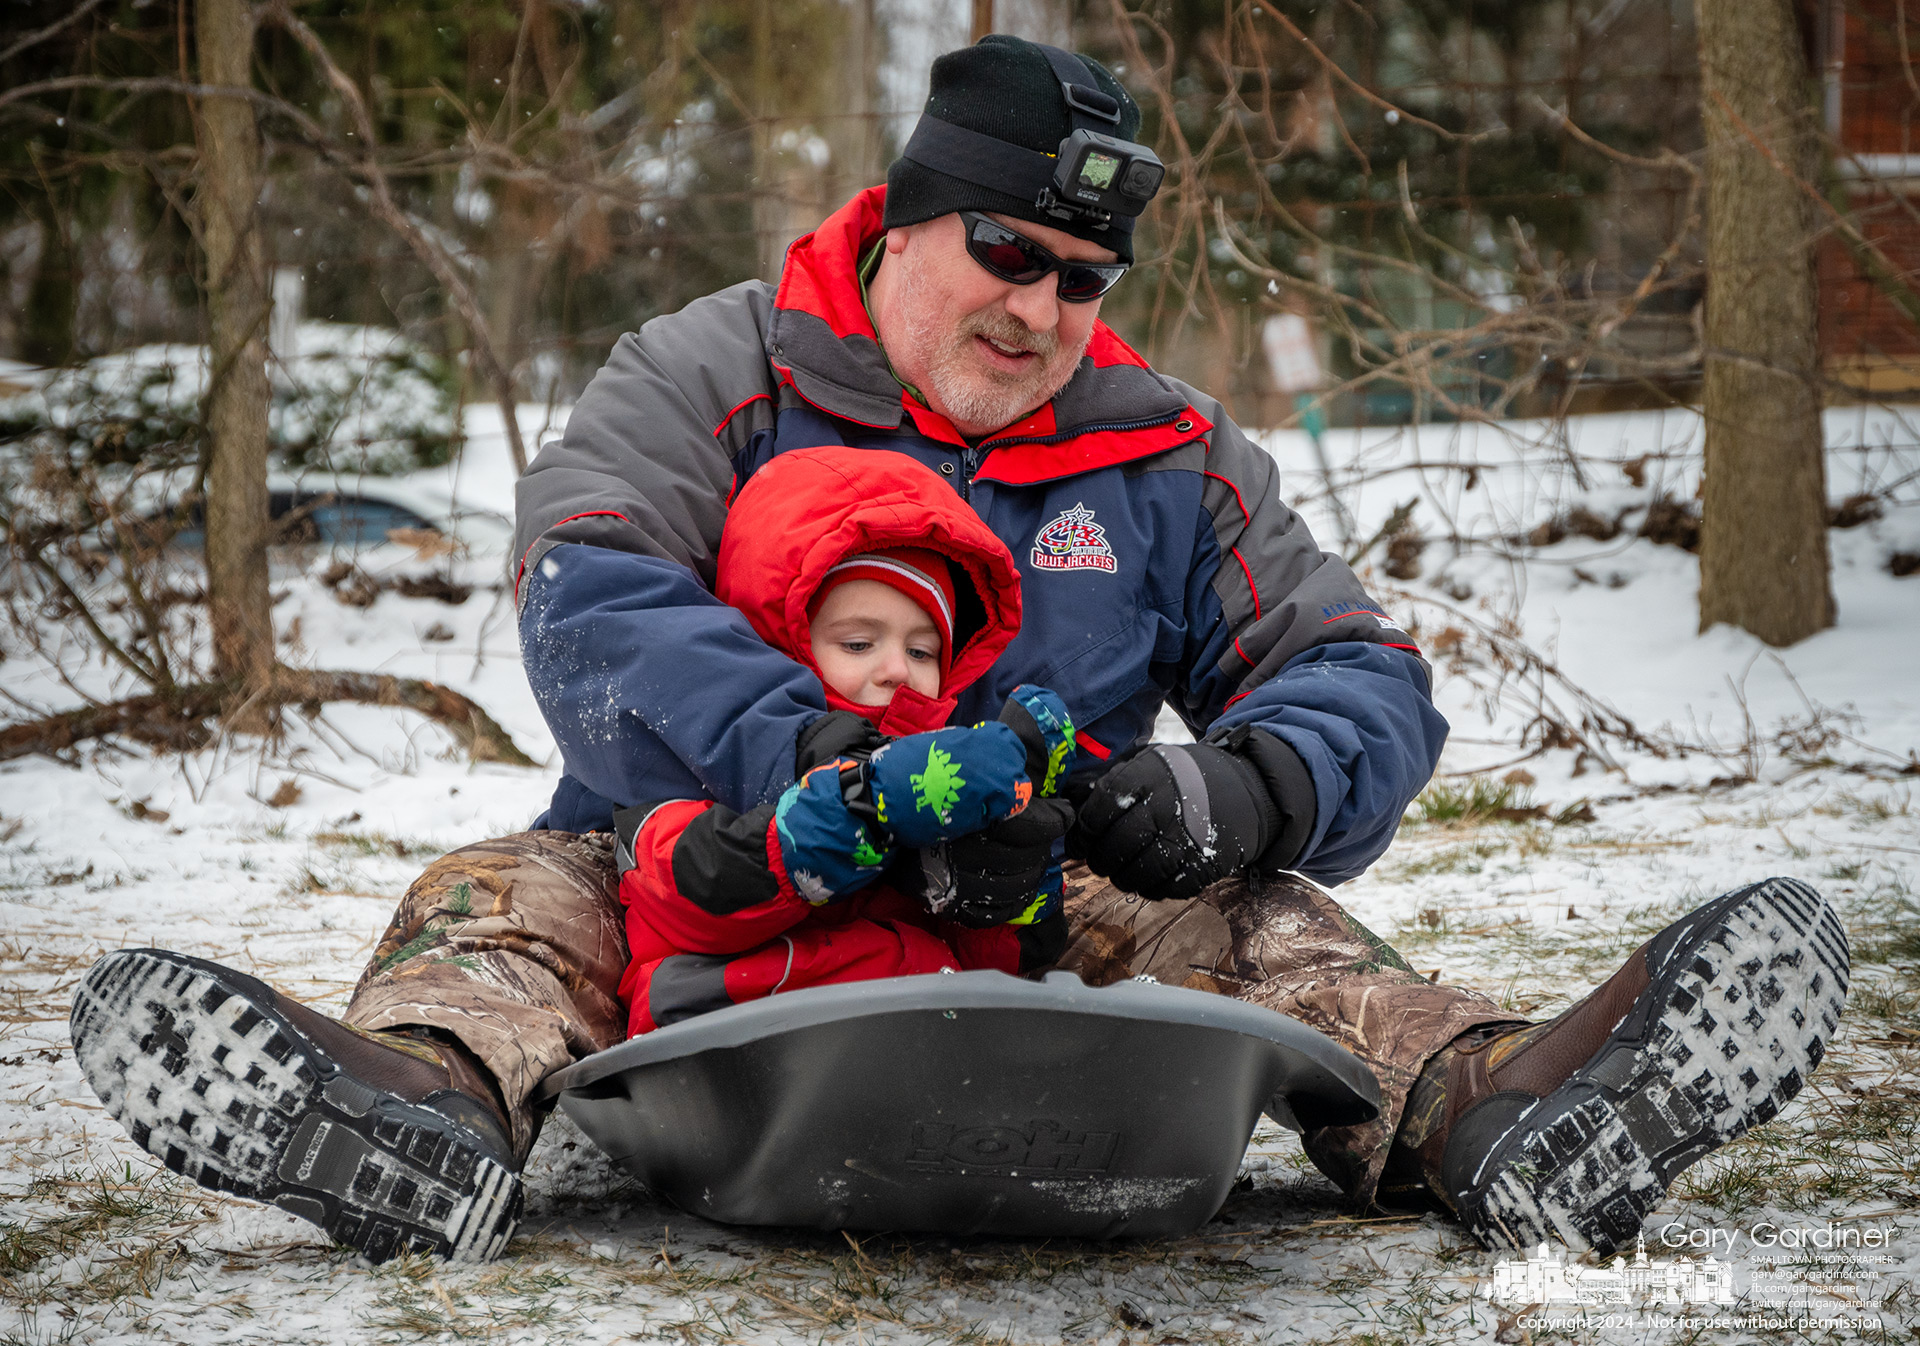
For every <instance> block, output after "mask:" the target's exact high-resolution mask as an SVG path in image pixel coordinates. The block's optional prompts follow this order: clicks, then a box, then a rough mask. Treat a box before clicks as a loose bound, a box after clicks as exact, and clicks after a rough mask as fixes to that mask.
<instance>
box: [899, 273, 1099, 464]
mask: <svg viewBox="0 0 1920 1346" xmlns="http://www.w3.org/2000/svg"><path fill="white" fill-rule="evenodd" d="M1047 280H1048V281H1051V280H1052V277H1048V278H1047ZM1042 283H1045V282H1042ZM914 290H915V286H914V285H913V283H912V282H911V281H909V283H908V284H907V285H906V286H905V287H903V293H902V296H901V298H902V300H903V301H904V306H905V307H906V308H907V311H908V312H909V313H912V314H914V315H915V316H914V318H912V319H911V320H910V322H909V325H908V336H909V339H910V340H911V341H912V342H913V344H914V345H915V346H916V347H918V348H920V349H922V350H931V351H932V352H933V354H932V356H931V358H930V359H929V360H928V362H927V372H926V375H925V381H926V384H927V388H926V389H925V391H928V392H931V393H932V394H933V396H934V398H935V399H936V400H938V402H939V403H940V405H941V406H942V407H943V408H945V409H946V413H947V418H948V419H949V420H952V421H955V422H958V423H964V424H967V425H971V426H984V427H986V430H987V432H988V433H991V432H992V431H994V430H998V429H1001V428H1002V427H1005V426H1008V425H1012V424H1013V423H1014V422H1015V421H1017V420H1019V419H1021V418H1022V417H1023V416H1025V415H1027V414H1028V413H1029V412H1031V411H1034V410H1035V409H1037V408H1039V407H1041V406H1044V405H1045V404H1046V403H1048V402H1050V401H1052V400H1053V395H1054V394H1055V393H1057V392H1059V391H1060V390H1061V389H1062V388H1064V387H1066V386H1067V382H1068V380H1070V379H1071V378H1072V377H1073V374H1074V371H1075V370H1076V369H1077V368H1079V365H1080V357H1081V356H1082V355H1084V354H1085V353H1086V348H1087V342H1085V341H1083V342H1081V343H1080V348H1079V349H1078V350H1076V351H1075V352H1074V353H1073V359H1071V360H1068V361H1064V362H1062V363H1061V364H1060V365H1059V366H1058V368H1057V371H1056V366H1055V363H1054V362H1055V361H1056V360H1058V358H1059V354H1060V339H1059V337H1058V336H1056V335H1055V334H1054V333H1052V332H1049V333H1047V334H1046V335H1045V336H1041V335H1039V334H1038V333H1035V332H1032V331H1029V330H1028V329H1027V326H1026V324H1025V323H1023V322H1021V321H1020V320H1019V319H1018V318H1015V317H1014V316H1013V315H1012V314H1009V313H999V314H982V315H979V316H976V317H973V318H969V319H968V320H967V321H966V322H964V323H962V324H961V325H960V327H959V328H958V329H953V328H946V329H942V328H940V327H938V326H937V325H936V324H935V323H934V322H933V321H932V320H931V319H929V318H924V317H922V316H920V307H919V305H918V304H916V303H914V302H913V300H914V299H915V298H916V297H917V295H915V294H914ZM975 336H990V337H995V338H997V339H999V340H1001V341H1003V342H1005V343H1006V344H1007V345H1009V346H1020V347H1024V348H1026V349H1028V350H1032V351H1033V352H1034V353H1035V354H1037V355H1038V356H1039V357H1040V359H1039V360H1038V362H1036V364H1035V366H1034V368H1033V369H1032V370H1031V371H1030V372H1029V373H1027V374H1025V375H1023V376H1020V377H1018V378H1002V377H1001V376H999V375H996V374H995V373H993V372H992V371H988V370H982V369H979V368H978V367H977V366H974V367H969V366H968V364H967V360H968V355H969V351H968V347H969V346H970V345H971V344H972V342H973V339H974V337H975ZM1088 338H1089V340H1090V339H1091V338H1092V333H1091V332H1089V333H1088Z"/></svg>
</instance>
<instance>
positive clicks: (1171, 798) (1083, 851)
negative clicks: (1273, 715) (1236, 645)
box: [1069, 728, 1314, 898]
mask: <svg viewBox="0 0 1920 1346" xmlns="http://www.w3.org/2000/svg"><path fill="white" fill-rule="evenodd" d="M1313 820H1314V797H1313V782H1312V778H1311V777H1310V776H1308V774H1307V769H1306V766H1305V764H1304V763H1302V762H1301V761H1300V759H1299V757H1298V756H1297V755H1295V753H1294V751H1293V750H1292V749H1291V748H1289V747H1287V745H1286V744H1284V743H1282V742H1281V741H1280V740H1279V739H1277V738H1275V737H1274V736H1273V735H1271V734H1266V733H1262V732H1260V731H1258V730H1255V729H1252V728H1244V729H1239V730H1235V731H1234V732H1233V733H1232V734H1229V735H1228V736H1227V737H1226V738H1225V739H1223V740H1221V741H1219V742H1215V743H1189V744H1180V745H1173V744H1161V743H1156V744H1153V745H1151V746H1150V747H1148V748H1146V749H1145V750H1144V751H1142V752H1141V753H1139V754H1138V755H1137V756H1135V757H1132V758H1129V759H1128V760H1127V761H1125V762H1123V763H1121V764H1120V765H1119V766H1117V767H1115V768H1114V769H1113V770H1111V771H1109V772H1108V773H1107V774H1106V775H1105V776H1103V777H1102V778H1101V779H1100V781H1099V782H1098V783H1097V784H1095V786H1094V787H1093V790H1092V792H1091V793H1090V794H1089V795H1088V797H1087V800H1086V803H1085V804H1083V805H1082V806H1081V808H1080V811H1079V821H1078V823H1077V824H1076V826H1075V828H1074V835H1073V837H1072V839H1071V840H1070V842H1069V849H1071V850H1073V851H1074V852H1075V853H1077V854H1079V855H1082V856H1084V857H1085V858H1086V861H1087V864H1088V866H1089V867H1090V868H1091V869H1092V870H1093V871H1094V872H1095V873H1096V874H1102V875H1105V876H1106V877H1107V878H1110V879H1112V880H1113V881H1114V882H1115V883H1116V884H1118V885H1119V886H1120V887H1122V888H1124V889H1126V890H1127V891H1128V892H1133V893H1138V894H1139V895H1140V896H1142V897H1146V898H1179V897H1192V896H1193V895H1194V894H1195V893H1197V892H1199V891H1200V890H1201V889H1202V888H1205V887H1206V886H1207V885H1208V884H1211V883H1216V882H1218V881H1219V880H1221V879H1224V878H1226V877H1227V876H1228V875H1230V874H1238V873H1241V872H1243V871H1245V870H1247V869H1248V868H1250V867H1251V866H1253V865H1254V864H1255V863H1256V862H1258V863H1259V864H1261V866H1262V867H1263V868H1269V869H1284V868H1286V866H1287V865H1289V864H1291V863H1292V862H1293V860H1294V859H1296V858H1297V857H1298V855H1299V853H1300V851H1301V850H1302V849H1303V848H1304V846H1305V844H1306V840H1307V838H1308V837H1309V836H1311V835H1312V832H1313Z"/></svg>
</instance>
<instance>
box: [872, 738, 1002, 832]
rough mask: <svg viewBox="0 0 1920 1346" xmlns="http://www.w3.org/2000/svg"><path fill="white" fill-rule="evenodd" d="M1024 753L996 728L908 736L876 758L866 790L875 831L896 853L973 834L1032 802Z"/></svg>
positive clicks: (897, 741) (874, 758)
mask: <svg viewBox="0 0 1920 1346" xmlns="http://www.w3.org/2000/svg"><path fill="white" fill-rule="evenodd" d="M1026 768H1027V748H1026V745H1025V744H1024V743H1022V742H1021V741H1020V736H1019V735H1018V734H1017V733H1015V732H1014V731H1013V730H1012V729H1010V728H1008V727H1007V726H1006V725H1004V724H982V725H975V726H974V727H973V728H971V729H960V728H950V729H935V730H933V731H932V732H930V733H924V734H909V735H908V736H907V737H905V738H897V739H895V740H894V741H893V742H891V743H889V744H887V745H886V746H885V747H883V748H880V749H878V750H876V751H875V752H874V754H873V756H872V757H871V758H870V759H868V762H867V773H866V774H867V782H868V788H869V790H870V792H871V799H872V806H873V809H874V811H875V816H876V818H877V819H878V821H879V823H880V826H881V827H883V828H885V829H886V831H887V832H888V833H889V834H890V835H891V836H892V838H893V840H894V843H895V844H896V845H900V846H931V845H932V844H933V843H934V842H936V841H945V840H947V839H949V838H951V837H959V836H965V835H966V834H967V833H969V832H978V831H979V830H980V829H981V828H983V827H985V826H986V825H987V824H988V823H990V822H995V821H998V820H999V819H1001V818H1006V817H1011V816H1012V815H1013V814H1016V813H1018V812H1020V811H1021V810H1022V809H1024V808H1025V807H1026V806H1027V802H1028V801H1029V800H1030V799H1032V798H1033V781H1032V779H1031V778H1030V777H1029V776H1028V775H1027V770H1026Z"/></svg>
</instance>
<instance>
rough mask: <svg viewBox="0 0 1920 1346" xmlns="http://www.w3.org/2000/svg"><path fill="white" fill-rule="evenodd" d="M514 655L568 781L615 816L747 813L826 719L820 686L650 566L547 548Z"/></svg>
mask: <svg viewBox="0 0 1920 1346" xmlns="http://www.w3.org/2000/svg"><path fill="white" fill-rule="evenodd" d="M520 644H521V650H522V655H523V658H524V661H525V664H526V670H527V680H528V682H529V683H530V684H531V685H532V687H533V694H534V699H535V700H536V701H537V702H538V703H539V705H540V712H541V714H542V715H544V716H545V717H546V721H547V724H548V726H549V727H550V728H551V729H552V730H553V734H554V737H555V738H556V739H557V740H558V741H559V744H560V750H561V753H562V755H563V757H564V758H565V761H566V764H567V771H568V773H569V774H570V775H571V776H573V777H575V778H576V779H578V780H579V781H580V783H581V784H583V785H585V786H586V787H587V788H588V789H589V790H592V791H593V792H594V793H596V794H598V795H600V796H602V797H603V798H605V799H606V800H609V801H611V802H612V804H613V805H614V806H615V807H626V806H630V805H633V804H638V803H642V802H647V801H651V800H657V799H671V798H687V797H693V796H700V795H705V796H708V797H710V798H713V799H717V800H719V801H720V802H721V803H722V804H725V805H726V806H727V807H728V808H730V809H733V810H734V811H736V812H739V813H744V812H746V811H747V810H749V809H751V808H753V807H754V806H755V805H757V804H760V803H762V802H764V801H766V800H769V799H772V798H775V797H777V796H778V795H779V793H780V792H781V791H782V790H784V789H786V787H787V786H789V785H791V784H792V783H793V771H794V755H795V743H796V741H797V739H798V737H799V734H800V731H801V730H802V729H804V728H805V727H806V726H807V725H808V724H810V723H812V722H813V721H814V720H816V719H818V718H819V717H820V716H821V715H823V714H825V713H826V709H827V703H826V696H825V693H824V691H823V689H822V688H821V686H820V680H819V679H818V678H816V677H815V676H814V675H813V674H812V673H811V672H809V671H808V670H807V669H805V668H803V667H802V666H801V665H799V664H797V663H795V662H794V661H793V660H791V659H789V658H787V657H786V656H785V655H783V654H781V653H779V652H778V651H776V650H773V649H771V648H769V647H768V646H767V644H766V643H765V642H764V641H762V640H761V639H760V637H759V636H757V635H756V634H754V631H753V628H752V627H750V626H748V625H747V619H746V618H745V617H743V616H741V615H740V614H739V613H738V612H736V611H735V610H734V609H733V608H730V607H728V606H727V605H726V604H724V603H722V602H721V601H720V600H719V599H717V598H715V597H714V596H713V595H712V594H710V593H708V592H707V590H706V588H705V587H704V586H703V585H702V584H701V583H700V581H699V579H698V578H697V577H696V576H695V575H694V573H693V572H692V571H691V570H689V569H688V568H687V567H685V566H682V565H676V564H674V563H673V562H671V561H664V560H661V559H659V558H656V557H650V556H636V555H634V554H633V553H631V552H622V551H614V550H612V549H610V548H606V547H595V546H586V545H581V544H577V543H574V544H566V543H563V544H560V545H557V546H552V547H549V548H547V549H546V550H545V551H544V553H543V554H542V555H540V556H539V558H538V559H537V560H535V561H534V562H533V564H532V565H531V566H530V567H529V570H528V573H527V575H526V577H525V579H524V580H523V581H522V599H521V613H520ZM716 669H724V670H726V686H727V692H728V695H726V696H715V695H714V694H713V692H714V688H713V686H712V675H713V671H714V670H716Z"/></svg>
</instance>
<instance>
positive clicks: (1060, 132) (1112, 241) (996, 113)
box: [884, 33, 1140, 262]
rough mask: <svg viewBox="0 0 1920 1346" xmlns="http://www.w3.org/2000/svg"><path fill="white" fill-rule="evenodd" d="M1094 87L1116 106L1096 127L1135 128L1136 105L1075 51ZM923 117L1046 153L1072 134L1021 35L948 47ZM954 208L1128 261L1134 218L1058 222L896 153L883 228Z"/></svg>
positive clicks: (936, 67)
mask: <svg viewBox="0 0 1920 1346" xmlns="http://www.w3.org/2000/svg"><path fill="white" fill-rule="evenodd" d="M1080 60H1081V61H1082V62H1084V63H1085V64H1086V67H1087V69H1088V71H1089V72H1090V73H1091V74H1092V76H1093V79H1094V83H1095V86H1096V87H1097V88H1099V90H1100V91H1101V92H1102V93H1104V94H1106V95H1107V96H1108V97H1110V98H1112V99H1114V100H1115V101H1116V102H1118V103H1119V104H1120V124H1119V125H1118V126H1117V127H1111V128H1107V127H1103V128H1102V129H1103V130H1106V131H1107V132H1108V133H1109V134H1111V135H1114V136H1117V137H1118V138H1120V139H1122V140H1132V139H1133V138H1134V137H1135V136H1136V135H1138V134H1139V132H1140V109H1139V108H1137V107H1135V106H1134V102H1133V99H1131V98H1129V97H1128V96H1127V91H1126V90H1125V89H1123V88H1121V87H1120V82H1119V81H1118V80H1116V79H1115V78H1114V77H1113V76H1112V74H1110V73H1109V72H1108V70H1107V68H1106V67H1105V66H1103V65H1101V64H1100V63H1099V62H1098V61H1096V60H1094V59H1093V58H1092V57H1090V56H1082V57H1080ZM922 115H923V116H927V117H937V118H938V119H939V120H941V121H944V122H951V123H952V124H954V125H955V126H960V127H964V128H966V129H967V130H969V131H978V132H979V133H981V134H982V135H989V136H993V137H994V138H995V139H997V140H1005V141H1008V142H1010V143H1012V144H1015V145H1019V146H1022V147H1024V148H1026V149H1030V150H1038V151H1040V152H1041V153H1043V154H1052V153H1053V152H1054V151H1056V150H1058V149H1059V148H1060V142H1061V141H1062V140H1064V139H1066V138H1067V137H1068V136H1069V135H1071V134H1072V133H1073V116H1072V113H1070V112H1069V111H1068V109H1067V100H1066V95H1065V94H1064V93H1063V92H1062V91H1061V88H1060V77H1059V76H1057V75H1056V74H1054V72H1053V66H1052V64H1051V63H1050V62H1049V61H1048V60H1047V56H1046V53H1045V52H1044V51H1043V50H1042V49H1041V48H1040V47H1039V46H1038V45H1037V44H1035V43H1032V42H1028V41H1027V40H1025V39H1024V38H1018V37H1009V36H1007V35H1006V34H1004V33H989V34H988V35H987V36H985V37H983V38H981V39H980V40H979V41H978V42H976V43H975V44H974V45H973V46H971V47H962V48H961V49H960V50H959V51H950V52H948V53H947V54H946V55H945V56H942V57H940V58H939V59H938V60H936V61H935V62H934V63H933V86H932V89H931V91H930V92H929V93H928V95H927V106H926V109H925V111H924V112H923V113H922ZM956 210H984V211H992V212H994V213H996V214H1000V215H1009V216H1012V217H1013V218H1014V219H1017V220H1031V221H1032V222H1033V223H1035V224H1044V225H1048V226H1050V227H1052V228H1055V229H1059V230H1062V231H1063V232H1065V233H1069V234H1072V235H1073V236H1074V237H1075V238H1084V239H1086V240H1087V241H1088V242H1089V243H1098V244H1099V245H1100V246H1102V247H1105V248H1111V249H1113V250H1114V251H1115V252H1116V253H1118V254H1119V255H1120V260H1121V261H1123V262H1131V261H1132V260H1133V238H1132V234H1133V221H1132V220H1131V219H1130V218H1127V217H1126V216H1122V215H1115V216H1114V217H1113V219H1112V220H1111V221H1110V222H1109V224H1108V226H1107V227H1106V228H1098V227H1096V226H1095V224H1094V222H1093V221H1091V220H1088V219H1083V218H1075V219H1071V220H1061V219H1059V218H1056V217H1054V216H1051V215H1048V214H1047V213H1046V212H1045V211H1043V210H1041V209H1040V207H1039V206H1038V205H1036V204H1035V203H1034V202H1033V201H1032V200H1030V199H1025V198H1022V197H1019V196H1013V195H1010V194H1008V193H1006V192H998V191H994V190H993V189H992V188H990V187H982V186H978V185H976V184H974V183H971V182H965V181H962V180H961V179H959V178H956V177H951V176H949V175H948V174H945V173H942V172H940V171H938V170H937V169H932V168H928V167H927V166H926V165H925V164H920V163H915V162H914V161H913V160H912V159H909V158H907V157H906V156H905V155H902V156H901V157H900V158H898V159H895V160H894V161H893V167H891V168H889V169H888V170H887V208H886V216H885V219H884V223H885V224H886V227H887V228H889V229H894V228H898V227H900V226H901V225H908V224H918V223H919V222H920V221H922V220H931V219H933V218H935V217H936V216H939V215H947V214H950V213H952V212H953V211H956Z"/></svg>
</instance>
